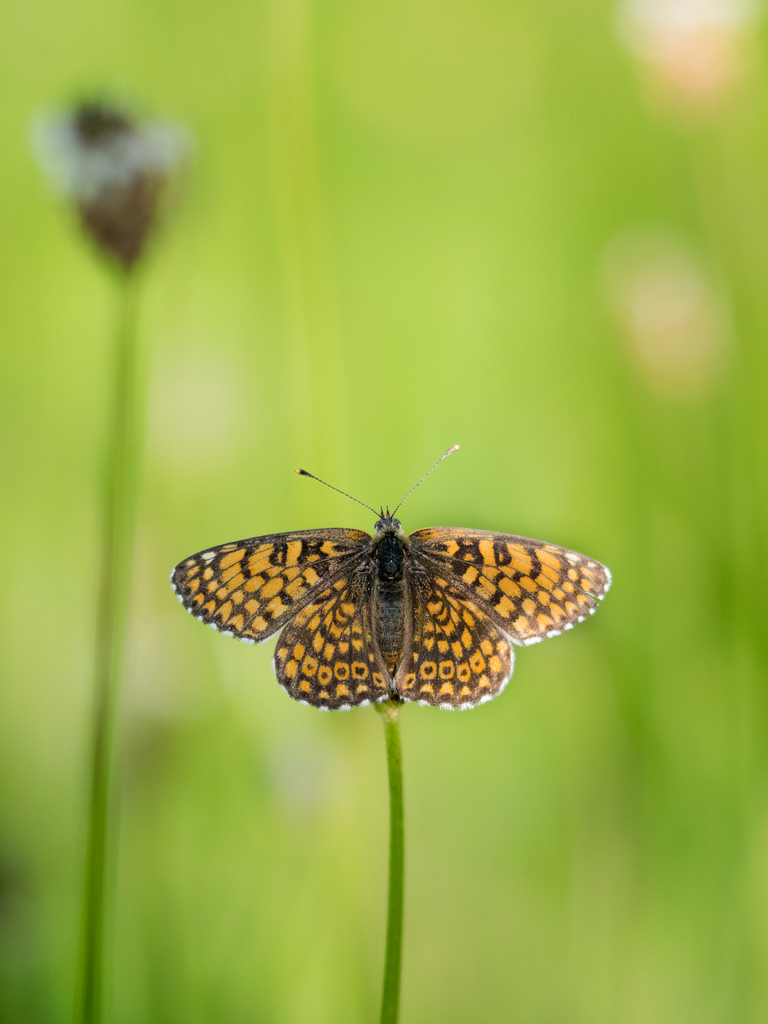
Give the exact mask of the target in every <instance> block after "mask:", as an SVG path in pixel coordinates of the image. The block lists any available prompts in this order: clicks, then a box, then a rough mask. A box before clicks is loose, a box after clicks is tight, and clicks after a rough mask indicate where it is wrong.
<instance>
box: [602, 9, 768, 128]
mask: <svg viewBox="0 0 768 1024" xmlns="http://www.w3.org/2000/svg"><path fill="white" fill-rule="evenodd" d="M759 13H760V8H759V4H758V2H757V0H621V2H620V3H619V6H618V8H617V12H616V14H617V23H618V29H619V35H620V37H621V39H622V41H623V42H624V44H625V45H626V47H627V49H628V50H629V51H630V52H631V53H633V54H634V55H635V57H636V58H637V60H638V61H639V63H640V65H641V67H642V69H643V71H644V74H645V77H646V80H647V83H648V85H649V87H650V88H651V90H652V91H653V92H654V93H655V95H656V96H657V97H658V98H661V99H663V100H666V101H669V102H672V103H673V104H676V105H678V106H681V107H684V108H686V109H688V110H691V109H694V110H706V109H708V108H709V107H711V106H713V105H714V104H716V102H717V101H718V100H720V99H721V98H722V97H723V96H725V95H726V94H727V93H728V92H730V90H731V89H732V88H733V86H734V85H735V84H737V83H738V82H739V81H740V79H741V78H742V77H743V75H744V73H745V71H746V68H747V65H748V63H749V55H748V49H747V42H748V39H749V35H750V31H751V30H752V28H753V26H754V24H755V22H756V20H757V18H758V15H759Z"/></svg>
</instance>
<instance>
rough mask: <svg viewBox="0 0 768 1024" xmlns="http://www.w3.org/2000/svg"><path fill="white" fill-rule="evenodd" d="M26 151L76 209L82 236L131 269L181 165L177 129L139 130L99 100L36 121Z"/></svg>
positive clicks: (183, 143)
mask: <svg viewBox="0 0 768 1024" xmlns="http://www.w3.org/2000/svg"><path fill="white" fill-rule="evenodd" d="M31 136H32V148H33V150H34V152H35V155H36V157H37V160H38V162H39V163H40V166H41V167H42V168H43V170H44V171H45V172H46V174H47V176H48V177H49V179H50V181H51V184H52V186H53V188H54V189H56V191H57V192H59V193H60V194H62V195H63V196H64V197H65V198H66V199H67V200H69V201H70V202H71V203H72V204H73V205H74V206H75V207H76V208H77V210H78V212H79V214H80V219H81V223H82V225H83V228H84V229H85V231H86V233H87V234H89V235H90V236H91V237H92V239H93V240H94V241H95V242H96V243H97V245H98V246H99V247H100V248H101V250H102V252H104V253H105V254H106V255H107V256H109V257H110V258H111V259H113V260H116V261H117V262H118V263H119V264H120V265H121V266H122V267H123V268H124V269H126V270H127V269H130V267H132V266H133V264H134V263H135V262H136V260H137V259H138V258H139V256H140V255H141V254H142V252H143V250H144V245H145V242H146V240H147V238H148V236H149V234H150V232H151V230H152V228H153V226H154V222H155V219H156V217H157V214H158V210H159V205H160V201H161V196H162V193H163V192H164V191H165V188H166V186H167V184H168V182H169V181H170V180H171V179H172V178H174V177H176V176H178V172H179V171H180V170H181V169H182V167H183V166H184V164H185V163H186V161H187V158H188V155H189V151H190V144H189V139H188V137H187V135H186V133H184V132H183V131H182V130H181V129H180V128H179V127H178V126H176V125H172V124H168V123H163V122H152V121H149V122H144V123H141V124H138V123H136V122H135V121H134V119H133V118H132V117H131V116H130V115H129V114H127V113H126V112H125V111H123V110H121V109H118V108H116V107H113V106H111V105H109V104H107V103H104V102H101V101H94V102H87V103H83V104H81V105H80V106H79V107H77V108H75V109H74V110H71V111H58V112H52V113H48V114H43V115H40V116H39V117H38V118H37V119H36V120H35V121H34V122H33V125H32V132H31Z"/></svg>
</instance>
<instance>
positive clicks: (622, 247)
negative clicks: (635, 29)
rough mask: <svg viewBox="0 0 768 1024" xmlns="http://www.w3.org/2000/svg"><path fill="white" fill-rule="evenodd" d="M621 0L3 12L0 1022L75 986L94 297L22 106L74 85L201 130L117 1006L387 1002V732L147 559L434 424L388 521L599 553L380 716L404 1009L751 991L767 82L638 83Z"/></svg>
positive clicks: (393, 490) (704, 1009)
mask: <svg viewBox="0 0 768 1024" xmlns="http://www.w3.org/2000/svg"><path fill="white" fill-rule="evenodd" d="M612 19H613V10H612V7H611V6H610V5H608V4H607V3H591V4H588V3H583V4H575V5H574V4H568V3H564V2H563V3H560V4H555V3H544V4H529V5H510V4H501V3H498V2H493V0H483V2H481V3H479V4H467V5H462V4H458V3H455V2H450V3H447V4H442V3H441V4H437V3H434V2H425V3H419V4H417V5H415V7H414V5H412V4H404V3H402V2H399V3H394V4H388V5H387V4H385V5H382V4H374V3H371V2H364V3H352V2H350V0H344V2H342V0H335V2H332V3H329V4H322V5H320V4H318V5H314V6H311V5H309V4H297V5H294V4H289V3H282V2H280V0H273V2H272V3H269V4H264V3H253V4H244V3H235V2H233V0H224V3H223V4H216V5H206V4H187V5H179V4H170V3H165V4H160V5H158V4H149V3H146V2H134V3H118V4H117V5H114V4H113V5H109V7H108V8H105V7H103V5H102V6H100V5H97V4H95V3H93V2H92V0H87V2H86V3H84V4H80V5H79V6H77V7H76V8H75V7H72V6H67V5H65V6H63V7H55V6H49V8H47V9H46V11H45V16H44V17H43V16H41V13H40V10H39V9H38V8H36V7H35V6H34V5H24V4H22V3H21V2H20V0H13V2H12V4H11V7H10V8H9V11H8V13H6V15H5V18H4V21H3V24H4V26H5V30H4V31H3V32H2V33H0V55H1V56H2V64H3V67H4V68H5V86H6V87H5V89H4V90H3V99H2V103H3V107H4V115H5V116H4V117H3V124H4V126H5V128H4V131H5V136H4V141H5V145H4V146H3V148H2V155H0V160H2V169H3V175H2V177H3V182H4V193H5V196H6V202H5V204H4V209H3V213H2V218H3V230H2V232H0V237H2V240H3V241H2V243H0V281H2V286H1V287H2V289H3V303H2V307H3V317H4V324H3V332H2V333H3V339H4V346H3V370H2V373H0V407H1V408H2V409H3V414H4V420H5V424H6V431H5V436H6V438H7V443H6V444H5V445H4V446H3V449H2V454H1V455H0V458H1V459H2V461H1V462H0V479H2V481H3V485H4V486H3V495H4V500H3V501H2V503H0V522H1V524H2V535H3V537H4V538H5V552H4V579H5V586H4V587H3V596H2V602H3V606H2V623H3V627H4V634H5V635H4V640H3V643H2V645H0V676H1V677H2V680H3V683H2V687H0V1018H2V1019H7V1020H34V1021H35V1022H37V1024H48V1022H51V1024H52V1022H54V1021H60V1020H62V1019H66V1017H67V1014H68V1013H69V1012H70V1007H71V1004H72V998H73V989H74V976H75V967H76V953H77V941H76V940H77V933H78V914H79V908H80V896H81V886H82V865H83V857H84V842H85V839H84V835H85V821H86V804H85V800H86V780H87V761H88V730H89V722H90V709H91V700H92V694H91V678H92V664H91V662H92V649H93V643H92V628H93V622H94V618H95V609H94V604H95V600H96V598H95V582H96V574H97V565H98V542H97V538H98V533H97V529H98V503H99V495H100V493H101V481H100V479H99V473H100V458H101V454H102V452H103V450H104V447H105V443H104V432H105V430H106V429H107V427H106V424H107V422H108V419H107V410H106V401H107V397H106V392H107V380H108V377H107V374H108V368H109V366H110V365H111V358H110V353H109V352H108V351H107V344H108V339H109V338H110V336H111V333H110V332H111V327H112V323H113V313H114V306H115V304H116V302H117V297H116V294H115V290H114V289H113V288H112V283H111V282H110V280H109V278H108V276H107V275H106V274H104V273H103V272H101V270H100V268H99V267H98V265H97V263H96V262H95V261H94V259H93V257H92V254H91V253H90V251H89V250H88V248H87V247H86V246H85V245H80V246H78V244H76V241H75V240H74V237H73V236H74V234H75V226H74V224H72V225H70V224H68V222H67V217H66V214H62V216H60V217H59V216H57V213H56V211H55V210H54V209H53V207H52V205H51V204H49V203H48V202H47V200H46V198H45V196H44V193H43V188H42V186H41V184H40V181H39V177H38V175H37V174H36V172H35V170H34V167H33V165H32V161H31V159H30V157H29V154H28V152H27V149H26V148H25V147H26V142H25V138H26V134H27V131H28V123H29V120H30V118H31V117H32V115H33V114H35V113H36V112H37V111H38V110H39V109H40V108H43V107H46V106H50V105H52V104H55V103H56V102H57V101H58V100H60V99H61V98H62V97H66V96H68V95H71V94H73V93H78V92H81V91H83V90H86V89H90V88H92V87H93V85H94V84H96V85H99V84H101V83H107V84H109V85H114V86H115V87H122V88H125V89H128V90H130V92H131V93H132V94H134V95H138V96H139V97H140V98H141V100H142V101H144V102H145V103H146V106H147V107H148V108H149V109H150V110H151V111H152V113H157V114H158V115H162V116H163V117H172V118H176V119H177V120H179V121H181V122H183V123H185V124H186V125H187V126H188V127H189V129H190V131H191V132H192V134H193V135H194V138H195V151H196V157H195V166H194V169H193V171H192V173H191V175H190V180H189V182H188V187H187V193H186V196H185V198H184V202H183V203H182V204H181V206H180V208H179V211H178V216H177V217H176V219H175V222H174V223H169V224H168V225H167V227H166V228H164V230H163V232H162V237H161V238H159V239H158V241H157V244H156V245H154V247H153V251H152V252H151V253H150V265H149V266H148V267H146V268H145V269H144V271H143V272H142V273H143V278H144V280H143V282H142V294H143V300H144V302H143V307H142V311H141V321H142V322H141V330H142V338H143V340H142V345H143V350H144V351H147V352H148V353H149V366H148V373H149V380H150V393H149V408H148V419H147V427H146V436H145V456H144V470H143V477H142V481H141V489H140V506H139V510H138V537H137V555H136V563H135V566H134V592H133V598H132V619H131V624H130V629H129V650H128V666H127V678H126V681H125V686H124V692H123V707H122V709H121V716H120V736H119V765H118V771H117V775H118V779H119V814H120V832H119V867H118V877H117V890H116V902H115V907H114V914H113V920H112V921H111V934H112V935H113V937H114V939H113V945H112V948H111V949H109V950H108V951H107V955H108V961H109V965H110V966H109V971H108V988H109V999H110V1004H111V1006H112V1008H113V1009H112V1012H111V1014H110V1016H109V1019H110V1021H114V1022H115V1024H137V1022H142V1024H145V1022H148V1024H152V1022H158V1024H175V1022H180V1024H181V1022H183V1024H197V1022H200V1024H202V1022H208V1021H211V1020H219V1021H232V1022H237V1021H243V1020H254V1021H260V1022H272V1021H274V1022H276V1024H283V1022H289V1024H292V1022H297V1024H298V1022H301V1024H307V1022H312V1024H315V1022H317V1024H323V1022H331V1021H332V1022H333V1024H345V1022H358V1021H361V1020H372V1019H375V1014H376V1012H377V1008H378V1002H379V998H380V980H381V979H380V968H381V962H382V955H383V948H382V944H383V935H384V922H385V914H386V905H385V904H386V873H387V848H388V847H387V842H388V841H387V826H388V822H387V811H386V808H387V781H386V767H385V762H384V758H383V756H382V750H381V736H380V732H381V726H380V723H379V722H378V721H377V719H376V715H375V714H374V713H373V712H372V711H370V710H367V711H360V712H353V713H350V714H345V715H340V714H339V715H320V714H317V713H316V712H314V711H313V710H311V709H308V708H304V707H300V706H299V705H297V704H294V703H293V702H291V701H289V700H288V699H287V698H286V697H285V695H284V694H283V693H282V691H281V690H280V688H279V686H278V684H277V683H276V681H275V679H274V677H273V675H272V672H271V668H270V658H271V649H270V645H267V647H265V648H256V649H254V648H250V647H246V646H245V645H242V644H237V643H234V642H233V641H228V640H226V639H225V638H222V637H220V636H216V635H214V634H213V633H212V632H211V631H210V630H205V629H203V628H202V627H201V626H200V625H199V624H198V623H196V622H194V621H193V620H192V619H191V618H189V617H188V616H186V615H184V614H183V613H182V611H181V610H180V608H179V606H178V604H177V603H176V601H175V600H174V599H173V595H172V593H171V591H170V587H169V586H168V583H167V574H168V572H169V571H170V569H171V567H172V566H173V565H174V564H175V563H176V562H177V561H179V559H180V558H182V557H183V556H185V555H187V554H189V553H190V552H192V551H197V550H200V549H201V548H202V547H204V546H205V545H206V544H215V543H221V542H224V541H227V540H232V539H235V538H237V537H247V536H252V535H255V534H262V533H268V532H271V531H278V530H289V529H301V528H308V527H313V526H331V525H339V526H355V527H362V528H367V529H370V528H372V526H373V523H372V522H371V521H370V520H369V519H368V518H367V515H366V513H365V512H364V511H363V510H362V509H360V508H359V506H355V505H352V504H351V503H349V502H347V501H346V500H345V499H343V498H341V497H340V496H339V495H336V494H333V493H332V492H331V491H329V490H327V489H326V488H322V487H319V486H318V485H316V484H314V483H312V482H311V481H306V480H301V479H300V478H298V477H296V476H295V475H294V474H293V470H294V468H295V467H297V466H303V467H305V468H307V469H308V470H310V471H312V472H313V473H317V474H318V475H320V476H321V477H323V479H325V480H329V481H330V482H331V483H334V484H336V485H337V486H339V487H341V488H343V489H344V490H348V491H351V492H353V493H354V494H356V495H358V496H359V497H360V498H361V499H362V500H364V501H366V502H369V503H371V504H373V505H375V506H378V505H379V504H386V503H387V502H389V503H390V504H394V503H396V502H397V501H398V500H399V499H400V498H401V497H402V495H403V494H404V493H405V492H406V491H407V489H408V488H409V487H410V486H411V485H412V483H413V482H414V481H415V480H416V479H417V478H418V477H419V476H420V475H421V474H422V473H423V472H425V470H426V469H427V468H428V467H429V466H430V465H431V464H432V462H433V461H434V460H435V459H436V458H437V457H438V456H439V454H440V453H441V452H442V451H444V450H445V449H446V448H447V447H448V445H450V444H453V443H456V442H458V443H460V444H461V448H462V450H461V452H460V453H459V455H457V456H456V457H454V458H452V459H451V460H450V461H449V462H448V463H446V465H445V466H442V467H441V468H440V470H439V471H438V472H436V473H435V474H434V475H433V476H432V477H430V479H429V481H428V482H427V483H425V485H424V486H423V487H421V488H419V490H418V491H417V492H416V493H415V494H414V495H413V496H412V497H411V498H410V499H409V501H408V504H407V505H406V506H405V507H404V509H403V510H402V516H401V518H402V521H403V525H404V528H405V529H406V531H410V530H413V529H416V528H418V527H422V526H430V525H453V526H473V527H481V528H487V529H495V530H503V531H508V532H512V533H520V534H525V535H529V536H534V537H542V538H544V539H546V540H549V541H553V542H555V543H559V544H563V545H567V546H568V547H571V548H575V549H576V550H580V551H585V552H587V553H588V554H590V555H592V556H593V557H595V558H598V559H600V560H601V561H603V562H605V563H606V564H607V565H608V566H610V568H611V570H612V571H613V575H614V585H613V589H612V591H611V593H610V594H609V595H608V597H607V599H606V601H605V604H604V605H603V607H602V608H601V609H600V611H599V613H598V615H597V616H596V617H595V618H594V619H592V620H590V621H589V622H587V623H586V624H584V625H582V626H579V627H578V628H577V629H576V630H575V631H573V632H572V633H568V634H567V635H566V636H564V637H560V638H558V639H555V640H552V641H551V642H547V643H545V644H543V645H541V646H540V647H534V648H532V649H524V650H521V651H520V652H519V653H518V659H517V668H516V673H515V675H514V677H513V679H512V681H511V683H510V685H509V687H508V688H507V690H506V691H505V692H504V694H503V695H502V696H501V698H500V699H499V700H498V701H495V702H493V703H491V704H489V705H487V706H484V707H481V708H479V709H477V710H475V711H472V712H469V713H466V714H460V715H459V714H448V713H444V712H439V711H433V710H431V709H427V708H420V707H415V706H410V707H406V708H405V709H404V710H403V711H402V712H401V715H400V723H401V730H402V738H403V749H404V759H405V764H406V778H405V786H406V789H405V813H406V830H407V834H408V850H407V861H406V876H407V877H406V893H407V897H406V908H405V935H404V960H403V977H402V1015H401V1019H402V1020H403V1021H404V1022H408V1021H440V1022H441V1024H453V1022H456V1024H460V1022H464V1021H468V1020H482V1021H483V1022H490V1024H493V1022H502V1021H503V1022H507V1021H513V1020H519V1021H523V1022H526V1024H544V1022H551V1021H557V1022H560V1021H563V1022H567V1024H582V1022H583V1024H616V1022H617V1021H620V1022H622V1024H650V1022H653V1024H659V1022H669V1024H678V1022H680V1021H683V1020H695V1021H696V1022H697V1024H715V1022H718V1024H719V1022H732V1021H739V1022H751V1021H761V1020H764V1019H765V1018H766V1015H767V1014H768V982H767V981H766V977H767V975H766V972H765V971H764V970H763V969H762V967H763V965H764V962H765V958H766V953H767V952H768V913H766V910H767V909H768V873H767V872H766V867H765V842H766V829H767V828H768V818H767V817H766V800H765V772H766V767H767V766H766V749H768V748H767V746H766V731H767V728H766V727H767V726H768V710H767V708H766V700H765V695H764V690H765V679H766V676H767V673H768V641H767V640H766V637H767V636H768V631H766V629H765V625H764V623H763V621H762V601H761V596H762V594H761V589H762V584H763V580H764V579H765V578H766V565H765V563H766V559H767V557H768V556H767V555H766V546H765V542H764V536H763V534H764V529H765V523H766V521H767V519H768V501H767V500H766V499H767V494H766V491H767V489H768V474H767V473H766V471H765V456H764V452H765V450H766V443H767V442H768V403H766V402H765V400H764V390H765V381H766V379H768V376H767V374H766V370H767V369H768V367H767V366H766V363H767V362H768V347H766V345H765V337H766V328H767V327H768V297H767V293H766V289H765V283H764V280H763V278H764V267H765V266H766V262H767V261H766V254H765V253H764V249H765V247H766V244H767V242H766V240H767V239H768V211H767V210H766V199H765V195H766V193H765V187H764V183H765V180H766V178H768V152H767V151H766V146H765V131H764V124H765V121H766V113H768V112H767V111H766V105H767V100H766V89H765V82H764V80H763V77H762V71H761V70H760V69H759V66H758V65H757V61H756V60H755V61H754V64H753V67H752V68H751V70H750V69H747V72H746V73H745V74H746V76H747V77H746V78H745V81H744V82H743V84H742V86H741V91H736V92H735V93H734V94H733V95H731V96H729V97H726V98H725V99H724V100H723V102H722V103H721V104H720V106H719V107H718V108H716V109H715V108H712V109H709V110H707V111H703V112H701V111H700V112H698V113H696V112H691V111H688V112H684V111H681V110H680V109H678V108H673V107H672V105H671V104H670V103H667V104H666V105H665V103H664V101H663V98H662V99H658V100H657V102H656V105H655V106H652V105H650V104H649V103H647V102H646V100H645V92H644V91H643V88H642V86H641V84H640V78H639V75H638V74H636V68H635V66H634V64H633V58H632V57H631V56H630V55H629V54H628V53H626V52H625V51H624V50H623V49H622V48H621V45H620V43H619V42H618V39H617V36H616V33H615V31H614V27H613V20H612ZM752 45H753V50H754V53H753V57H756V56H759V48H760V47H764V40H763V39H755V40H753V41H752ZM70 228H72V230H70ZM638 239H639V241H638ZM659 239H660V241H659ZM670 251H671V252H672V255H671V256H670ZM649 254H650V255H649ZM649 265H650V267H651V269H650V270H648V269H647V268H648V266H649ZM638 268H639V269H638ZM654 274H655V275H656V276H655V277H654ZM649 281H650V285H649V284H648V282H649ZM670 281H671V282H672V283H671V284H670V283H669V282H670ZM665 289H666V290H665ZM697 289H698V290H697ZM638 294H639V295H640V299H639V300H638V299H637V296H638ZM670 295H671V296H672V298H671V299H670V298H669V296H670ZM681 295H682V296H683V299H684V300H685V301H682V300H681V305H680V306H678V305H675V302H677V301H678V299H679V298H680V296H681ZM659 296H661V298H659ZM654 303H656V304H657V305H656V306H655V305H654ZM670 303H671V304H672V313H671V314H670V313H669V310H670ZM697 303H698V304H697ZM638 309H639V312H638ZM649 310H650V312H649ZM665 311H666V312H665ZM676 311H677V312H676ZM646 314H648V316H646ZM670 316H671V320H670ZM676 316H677V317H678V318H679V319H677V320H676V319H675V317H676ZM644 317H645V319H643V318H644ZM654 317H655V319H654ZM649 323H650V327H648V324H649ZM670 323H671V325H672V326H670ZM702 325H703V326H702ZM660 339H661V343H660V346H659V340H660ZM713 353H714V355H713Z"/></svg>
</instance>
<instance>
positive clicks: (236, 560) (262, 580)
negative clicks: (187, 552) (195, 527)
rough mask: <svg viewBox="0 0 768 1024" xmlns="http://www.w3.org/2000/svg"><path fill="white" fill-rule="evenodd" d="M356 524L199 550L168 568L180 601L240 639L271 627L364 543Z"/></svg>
mask: <svg viewBox="0 0 768 1024" xmlns="http://www.w3.org/2000/svg"><path fill="white" fill-rule="evenodd" d="M370 544H371V537H370V535H369V534H367V533H364V532H363V531H362V530H345V529H330V530H298V531H296V532H294V533H275V534H271V535H269V536H266V537H251V538H250V539H249V540H241V541H234V542H232V543H230V544H221V545H219V546H218V547H214V548H208V549H207V550H205V551H200V552H199V553H198V554H196V555H192V556H191V557H190V558H185V559H184V561H183V562H180V563H179V564H178V565H177V566H176V568H175V569H174V570H173V572H172V573H171V586H172V587H173V589H174V590H175V591H176V595H177V596H178V598H179V600H180V601H181V603H182V604H183V605H184V607H185V608H186V609H187V611H188V612H190V613H191V614H192V615H194V616H195V617H196V618H198V619H200V621H201V622H206V623H208V625H209V626H213V628H214V629H218V630H220V631H221V632H222V633H225V634H226V635H227V636H234V637H237V638H238V639H239V640H244V641H246V642H247V643H261V642H262V641H263V640H266V639H267V638H268V637H270V636H272V634H273V633H276V632H277V631H278V630H279V629H280V628H281V627H282V626H284V625H285V623H286V622H288V621H289V620H290V619H291V618H292V617H293V616H294V615H296V614H297V612H299V611H301V609H302V608H304V607H305V606H306V605H307V604H308V603H309V602H310V601H313V600H314V599H315V597H316V595H317V594H319V593H320V592H322V591H324V590H326V589H327V588H328V587H329V586H330V585H332V584H333V582H334V581H336V580H338V579H339V578H340V577H341V576H343V575H348V574H349V573H350V572H352V571H353V570H354V568H355V566H356V565H358V564H359V563H360V562H361V561H363V560H364V559H365V557H366V555H367V553H368V551H369V549H370Z"/></svg>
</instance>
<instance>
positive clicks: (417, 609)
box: [395, 566, 514, 708]
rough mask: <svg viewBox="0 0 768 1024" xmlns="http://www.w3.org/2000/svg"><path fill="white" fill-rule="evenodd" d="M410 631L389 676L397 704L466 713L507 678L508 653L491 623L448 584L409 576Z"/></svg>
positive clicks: (416, 574)
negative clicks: (413, 703)
mask: <svg viewBox="0 0 768 1024" xmlns="http://www.w3.org/2000/svg"><path fill="white" fill-rule="evenodd" d="M409 592H410V604H411V622H412V627H411V629H410V630H408V631H407V633H406V637H405V643H404V645H403V655H402V658H401V660H400V665H399V666H398V670H397V674H396V677H395V686H396V688H397V692H398V694H399V695H400V697H401V698H402V699H403V700H415V701H419V702H420V703H423V704H435V705H439V706H440V707H443V708H470V707H474V706H475V705H477V704H483V703H485V702H486V701H489V700H491V699H492V698H493V697H495V696H496V695H497V694H498V693H500V692H501V690H502V689H503V688H504V686H505V685H506V683H507V680H508V679H509V677H510V676H511V675H512V669H513V666H514V651H513V650H512V647H511V646H510V643H509V640H508V639H507V638H506V637H505V636H504V635H503V633H502V632H501V631H500V630H499V629H498V628H497V627H496V625H495V624H494V623H493V622H492V621H491V619H490V618H489V617H488V616H487V615H486V614H485V613H484V612H483V611H482V610H481V609H480V607H478V605H477V604H475V603H474V602H473V601H471V600H468V599H467V597H466V596H465V594H464V593H462V591H460V590H458V589H457V588H456V587H455V586H454V585H453V584H452V582H451V581H449V580H448V579H445V578H442V577H440V576H439V575H434V574H431V573H427V572H424V571H422V570H421V569H420V568H419V567H418V566H415V567H413V568H412V569H411V571H410V573H409Z"/></svg>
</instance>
